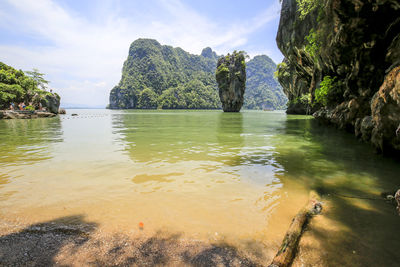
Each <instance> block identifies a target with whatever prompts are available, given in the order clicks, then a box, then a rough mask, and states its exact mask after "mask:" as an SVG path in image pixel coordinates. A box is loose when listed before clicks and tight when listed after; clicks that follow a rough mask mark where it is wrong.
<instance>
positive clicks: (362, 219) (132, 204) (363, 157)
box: [0, 110, 400, 266]
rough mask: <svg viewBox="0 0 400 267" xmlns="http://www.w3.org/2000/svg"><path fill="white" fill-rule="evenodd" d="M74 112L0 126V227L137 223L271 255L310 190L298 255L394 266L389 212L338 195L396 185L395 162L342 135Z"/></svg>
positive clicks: (251, 117)
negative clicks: (317, 206)
mask: <svg viewBox="0 0 400 267" xmlns="http://www.w3.org/2000/svg"><path fill="white" fill-rule="evenodd" d="M72 113H78V116H76V117H72V116H70V115H64V116H63V115H61V116H59V117H56V118H51V119H34V120H8V121H5V120H3V121H0V207H1V210H0V222H1V223H2V227H11V226H12V225H17V224H28V225H29V224H33V223H38V222H41V221H49V220H54V219H58V218H63V217H67V216H72V215H83V216H84V217H85V218H86V220H87V221H94V222H96V223H97V224H98V225H99V227H100V228H101V229H103V230H104V231H111V232H114V231H121V230H123V231H126V230H132V229H133V230H132V231H135V229H136V228H135V227H134V226H136V225H137V223H138V222H143V223H144V225H145V228H144V229H145V231H144V232H141V234H146V233H148V234H149V235H151V234H153V233H156V232H157V231H159V230H160V229H162V230H164V231H171V232H181V233H184V234H185V235H186V236H187V237H188V238H195V239H201V240H218V239H224V240H250V239H251V240H258V241H259V242H262V243H263V244H264V245H265V246H266V247H267V248H271V251H274V250H275V249H276V248H277V247H278V246H279V243H280V241H281V239H282V238H283V236H284V233H285V231H286V229H287V227H288V225H289V223H290V221H291V218H292V217H293V216H294V215H295V214H296V213H297V211H298V210H299V209H300V208H301V207H302V206H303V205H304V204H305V203H306V202H307V200H308V194H309V191H310V190H316V191H318V192H319V193H320V194H322V196H323V201H324V204H325V206H326V209H324V214H323V215H322V216H319V217H318V218H316V219H315V221H316V222H315V225H314V224H313V225H312V226H313V230H312V231H310V233H308V237H307V236H306V240H308V241H307V242H309V243H310V244H312V245H313V246H315V247H316V248H317V251H314V250H312V249H310V250H306V251H303V252H301V253H304V255H305V257H306V256H307V255H308V256H309V258H310V259H312V260H315V261H316V260H319V261H322V262H325V263H327V262H328V263H329V265H331V263H332V266H337V265H339V264H342V265H348V264H352V265H353V266H356V265H357V264H359V265H360V266H369V265H370V266H395V263H396V262H398V261H399V260H400V256H399V254H398V249H400V234H398V227H399V226H400V219H399V217H398V216H397V215H396V213H395V208H394V206H392V205H389V204H387V203H385V202H384V201H381V200H366V199H352V198H345V197H341V196H338V194H341V195H348V196H363V197H369V198H379V194H380V192H382V191H388V190H393V189H395V188H398V187H399V177H400V164H399V162H398V161H396V160H393V159H390V158H384V157H381V156H379V155H375V154H374V152H373V150H372V149H371V148H370V147H369V146H367V145H365V144H362V143H360V142H358V141H357V140H356V139H355V138H354V137H353V136H352V135H350V134H347V133H344V132H340V131H337V130H335V129H333V128H329V127H322V126H319V125H318V124H317V123H316V122H315V121H314V120H313V119H312V117H309V116H287V115H286V114H285V113H283V112H263V111H257V112H256V111H243V112H241V113H222V112H220V111H111V110H68V114H72ZM232 242H234V241H232ZM318 251H319V252H318ZM320 251H325V252H326V253H320ZM316 254H318V256H316ZM317 258H318V259H317Z"/></svg>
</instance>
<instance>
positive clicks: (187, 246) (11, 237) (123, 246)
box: [0, 215, 275, 266]
mask: <svg viewBox="0 0 400 267" xmlns="http://www.w3.org/2000/svg"><path fill="white" fill-rule="evenodd" d="M71 219H73V221H77V222H75V223H65V220H71ZM10 226H11V225H8V227H1V228H3V229H0V250H1V251H2V255H0V262H2V264H5V266H26V265H35V266H36V265H41V266H46V265H47V266H50V265H51V266H88V265H95V266H105V265H113V266H114V265H115V266H137V265H139V266H154V265H156V266H220V265H223V266H263V265H264V263H266V262H269V261H270V258H272V256H273V251H275V248H271V249H268V248H266V247H264V245H262V244H259V243H252V246H250V245H249V246H244V245H243V246H240V247H237V246H235V245H232V244H229V242H224V241H215V242H207V241H204V240H195V239H188V238H185V236H184V235H182V233H172V232H162V231H159V232H156V233H151V234H149V233H146V231H140V230H137V231H134V232H132V233H126V232H125V233H124V232H116V233H107V232H104V231H102V230H101V229H98V226H99V225H97V224H96V223H93V222H87V221H85V220H84V218H83V217H82V216H79V215H78V216H72V217H69V218H61V219H56V220H53V221H48V222H43V223H38V224H34V225H29V226H26V227H23V228H19V227H15V226H14V227H12V226H11V227H10ZM18 228H19V229H18ZM0 265H1V264H0Z"/></svg>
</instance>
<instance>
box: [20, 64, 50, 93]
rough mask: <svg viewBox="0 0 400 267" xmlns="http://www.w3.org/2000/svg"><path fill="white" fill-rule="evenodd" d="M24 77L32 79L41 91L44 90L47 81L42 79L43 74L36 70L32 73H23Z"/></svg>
mask: <svg viewBox="0 0 400 267" xmlns="http://www.w3.org/2000/svg"><path fill="white" fill-rule="evenodd" d="M25 73H26V75H28V76H29V77H31V78H32V80H34V81H35V82H36V85H37V86H39V87H40V88H41V89H42V90H45V89H46V87H47V84H48V83H49V81H47V80H45V79H44V78H43V76H44V73H40V72H39V70H38V69H35V68H34V69H33V70H32V71H25Z"/></svg>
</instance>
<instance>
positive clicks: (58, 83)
mask: <svg viewBox="0 0 400 267" xmlns="http://www.w3.org/2000/svg"><path fill="white" fill-rule="evenodd" d="M108 4H109V3H108ZM155 5H157V9H159V11H158V12H157V14H141V13H140V11H135V12H136V13H135V12H133V13H132V14H131V15H130V16H129V17H124V16H122V15H121V14H120V13H119V11H120V9H109V10H108V12H104V15H105V17H104V19H103V20H102V21H101V22H98V21H96V22H95V21H91V20H89V19H88V18H87V17H84V16H82V15H78V14H77V13H74V12H72V11H71V10H68V9H65V8H63V7H62V6H60V5H59V4H57V3H55V2H53V1H51V0H36V1H30V0H20V1H14V0H9V1H8V2H7V1H6V2H4V1H3V3H0V10H1V11H0V19H1V21H2V25H3V26H1V27H2V28H3V29H5V27H6V28H7V30H8V31H11V30H14V31H15V32H16V33H17V34H21V35H23V36H25V37H27V38H36V39H40V40H43V41H42V42H39V43H37V44H26V43H23V45H21V44H9V42H8V44H3V42H2V41H1V42H0V60H1V61H4V62H5V63H8V64H10V65H13V66H15V67H17V68H22V69H24V70H27V69H31V68H33V67H37V68H38V69H40V70H41V71H42V72H44V73H47V74H48V75H47V78H48V79H49V80H50V81H51V82H52V83H51V84H50V86H51V87H53V88H55V89H56V91H58V92H59V93H60V95H61V97H62V101H63V102H66V103H77V104H87V103H90V104H92V105H99V104H102V105H106V104H107V103H108V95H109V91H110V89H111V88H112V87H113V86H114V85H116V84H117V83H118V81H119V79H120V75H121V69H122V63H123V61H124V60H125V59H126V56H127V53H128V48H129V45H130V43H131V42H132V41H134V40H135V39H137V38H140V37H149V38H155V39H157V40H159V41H160V42H161V43H162V44H169V45H173V46H179V47H182V48H183V49H185V50H187V51H189V52H191V53H200V51H201V49H202V48H204V47H206V46H211V47H212V48H213V49H215V50H216V51H217V52H218V53H226V52H227V51H230V50H232V49H235V48H237V47H239V46H243V45H245V44H246V43H247V42H248V36H249V35H250V34H251V33H253V32H255V31H257V30H258V29H259V28H261V27H263V26H264V25H265V24H267V23H268V22H269V21H271V20H273V19H276V17H277V16H278V12H277V11H278V10H279V4H275V5H272V6H271V7H270V8H269V9H267V10H265V11H263V12H261V13H260V14H259V15H258V16H256V17H254V18H250V19H249V20H248V21H241V22H240V23H237V24H231V25H227V26H226V25H218V24H217V23H215V22H214V21H212V19H210V18H207V17H204V16H202V15H200V14H199V13H197V12H196V11H195V10H193V9H192V8H190V7H188V6H186V5H184V4H183V3H182V2H181V1H179V0H159V1H158V2H156V3H155ZM106 6H107V5H106ZM108 6H109V5H108ZM5 10H7V12H6V11H5ZM160 14H162V15H160ZM0 29H1V28H0ZM43 43H45V44H46V45H43Z"/></svg>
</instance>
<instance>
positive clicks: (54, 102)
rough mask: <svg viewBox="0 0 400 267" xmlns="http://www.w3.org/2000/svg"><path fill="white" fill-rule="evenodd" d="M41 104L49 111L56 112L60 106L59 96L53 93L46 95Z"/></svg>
mask: <svg viewBox="0 0 400 267" xmlns="http://www.w3.org/2000/svg"><path fill="white" fill-rule="evenodd" d="M42 106H43V107H45V108H46V109H47V110H48V111H50V112H51V113H54V114H57V113H58V109H59V108H60V96H59V95H58V94H55V93H54V94H50V95H46V100H45V101H42Z"/></svg>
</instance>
